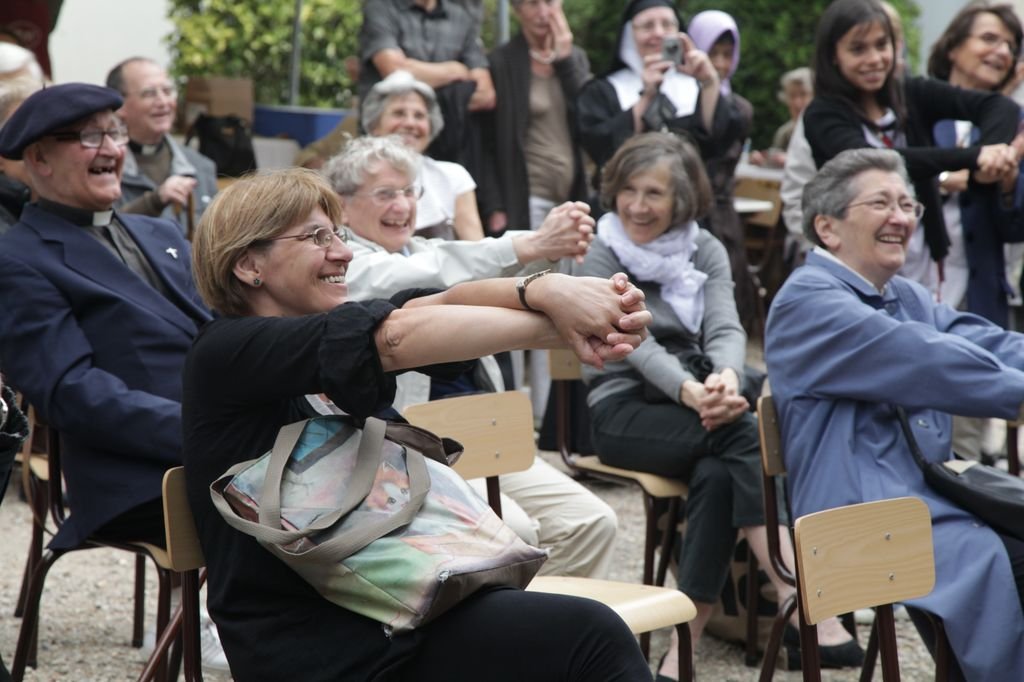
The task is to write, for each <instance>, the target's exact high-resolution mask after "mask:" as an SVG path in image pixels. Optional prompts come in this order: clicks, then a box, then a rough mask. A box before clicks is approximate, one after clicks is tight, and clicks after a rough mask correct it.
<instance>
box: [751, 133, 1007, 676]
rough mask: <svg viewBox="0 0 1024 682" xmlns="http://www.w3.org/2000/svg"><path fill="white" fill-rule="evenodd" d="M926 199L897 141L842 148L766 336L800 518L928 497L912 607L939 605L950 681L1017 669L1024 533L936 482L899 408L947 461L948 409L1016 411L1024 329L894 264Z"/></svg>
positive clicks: (818, 190) (816, 182) (931, 451)
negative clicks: (931, 559) (927, 580)
mask: <svg viewBox="0 0 1024 682" xmlns="http://www.w3.org/2000/svg"><path fill="white" fill-rule="evenodd" d="M922 210H923V207H922V206H921V204H920V203H919V202H918V201H917V200H916V199H915V198H914V196H913V189H912V185H911V183H910V180H909V178H908V175H907V172H906V169H905V167H904V163H903V160H902V159H901V157H900V155H899V154H898V153H896V152H895V151H893V150H883V149H870V148H866V149H854V150H847V151H844V152H841V153H840V154H838V155H837V156H836V157H835V158H834V159H832V160H831V161H829V162H828V163H827V164H825V166H824V167H823V168H822V169H821V170H820V171H819V172H818V175H817V176H816V177H815V178H814V179H813V180H811V182H810V183H808V185H807V187H806V188H805V190H804V198H803V216H804V217H803V220H804V223H803V225H804V233H805V235H806V237H807V239H808V240H810V241H811V242H812V243H813V244H814V245H815V247H814V248H813V249H812V251H811V252H810V253H809V254H808V256H807V261H806V263H805V264H804V265H803V266H802V267H800V268H797V269H796V270H794V271H793V274H792V275H790V277H789V279H788V280H786V283H785V284H784V285H783V287H782V289H781V290H780V291H779V293H778V294H777V295H776V297H775V299H774V301H773V302H772V307H771V311H770V313H769V315H768V325H767V333H766V341H765V360H766V362H767V364H768V378H769V380H770V382H771V387H772V395H773V397H774V400H775V404H776V406H777V407H778V412H779V425H780V427H781V431H782V446H783V447H782V452H783V453H784V454H785V463H786V471H787V480H788V484H789V493H790V501H791V504H792V508H793V514H794V515H795V516H797V517H799V516H803V515H805V514H809V513H812V512H816V511H820V510H822V509H828V508H832V507H837V506H841V505H848V504H857V503H861V502H870V501H874V500H882V499H888V498H894V497H903V496H911V497H917V498H920V499H922V500H924V501H925V503H926V504H927V505H928V508H929V510H930V512H931V516H932V536H933V541H934V547H935V588H934V590H933V591H932V592H931V593H930V594H928V595H927V596H925V597H922V598H920V599H914V600H910V601H908V602H907V605H908V606H909V607H913V609H917V610H921V611H926V612H928V613H931V614H935V615H937V616H939V617H940V618H941V619H942V625H943V627H944V629H945V632H946V635H947V636H948V639H949V643H950V645H951V646H952V649H953V654H954V657H955V659H956V660H955V663H958V664H959V668H960V670H954V671H953V673H954V674H953V676H952V677H951V679H954V680H956V679H967V680H972V681H979V682H980V681H987V680H1021V679H1024V611H1022V605H1021V597H1022V593H1024V542H1021V540H1019V539H1016V538H1013V537H1009V536H1005V535H1003V534H1000V533H998V532H997V531H995V530H993V529H992V528H990V527H989V526H987V525H986V524H985V523H984V522H982V521H981V520H980V519H978V518H977V517H975V516H973V515H972V514H969V513H968V512H966V511H964V510H963V509H961V508H959V507H958V506H956V505H955V504H954V503H952V502H951V501H949V500H948V499H946V498H945V497H943V496H941V495H940V494H938V493H937V492H935V491H934V490H933V489H932V488H931V487H930V486H929V485H928V484H927V483H926V482H925V479H924V476H923V474H922V472H921V469H920V468H919V467H918V465H917V463H916V462H915V460H914V457H913V455H912V454H911V450H910V446H909V443H908V440H907V439H906V438H905V437H904V434H903V431H902V428H901V425H900V421H899V418H898V416H897V414H896V409H895V408H896V406H902V407H903V408H904V409H905V410H906V412H907V415H908V425H909V428H910V429H912V432H913V434H914V438H915V440H916V441H917V442H918V444H919V445H920V448H921V450H922V451H923V453H924V456H925V458H926V459H927V460H929V461H941V460H946V459H950V458H951V457H952V451H951V447H950V445H951V443H950V431H951V428H950V414H960V415H965V416H971V417H997V418H1000V419H1020V417H1021V412H1022V409H1021V408H1022V403H1024V335H1021V334H1017V333H1013V332H1007V331H1005V330H1003V329H1002V328H1000V327H999V326H998V325H995V324H992V323H991V322H989V321H988V320H985V319H984V318H981V317H979V316H977V315H971V314H969V313H962V312H958V311H956V310H954V309H952V308H950V307H949V306H947V305H944V304H941V303H936V302H935V301H934V299H933V298H932V296H931V294H930V293H929V292H928V291H927V290H926V289H924V288H923V287H922V286H920V285H919V284H917V283H916V282H913V281H911V280H909V279H906V278H904V277H900V276H899V275H897V273H898V272H899V270H900V268H901V267H903V263H904V260H905V257H906V251H907V245H908V243H909V241H910V239H911V235H912V234H913V232H914V229H915V228H916V227H917V225H918V222H919V220H920V219H921V216H922ZM924 215H925V216H926V215H927V212H925V213H924ZM1014 585H1016V590H1015V589H1014ZM919 615H920V614H919V612H918V611H915V610H911V617H912V618H914V621H915V624H918V625H919V629H920V631H921V633H922V636H923V637H924V638H925V640H926V643H928V640H929V639H931V638H932V635H933V632H934V631H933V628H932V627H931V625H930V624H925V623H924V621H923V620H922V619H921V618H920V617H919ZM952 667H953V668H956V667H957V666H956V665H954V666H952Z"/></svg>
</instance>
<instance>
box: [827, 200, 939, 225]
mask: <svg viewBox="0 0 1024 682" xmlns="http://www.w3.org/2000/svg"><path fill="white" fill-rule="evenodd" d="M854 206H867V207H868V208H869V209H871V210H872V211H875V212H876V213H885V214H886V215H889V214H890V213H892V212H893V211H895V210H899V211H900V212H901V213H903V215H905V216H906V217H908V218H913V219H914V220H917V219H919V218H920V217H921V216H923V215H924V204H922V203H921V202H920V201H915V200H914V199H911V198H910V197H903V198H902V199H897V200H896V201H890V200H889V199H883V198H882V197H876V198H874V199H865V200H864V201H855V202H853V203H852V204H847V205H846V208H853V207H854Z"/></svg>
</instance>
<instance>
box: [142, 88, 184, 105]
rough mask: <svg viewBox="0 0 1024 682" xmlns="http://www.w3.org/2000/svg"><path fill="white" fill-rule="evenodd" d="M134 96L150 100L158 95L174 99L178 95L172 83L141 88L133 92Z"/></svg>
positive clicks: (145, 100) (144, 100) (146, 100)
mask: <svg viewBox="0 0 1024 682" xmlns="http://www.w3.org/2000/svg"><path fill="white" fill-rule="evenodd" d="M134 94H135V96H136V97H138V98H139V99H141V100H142V101H143V102H151V101H153V100H155V99H156V98H157V97H158V96H159V95H163V96H164V97H168V98H170V99H175V98H177V97H178V88H176V87H175V86H173V85H161V86H159V87H152V88H143V89H142V90H139V91H138V92H136V93H134Z"/></svg>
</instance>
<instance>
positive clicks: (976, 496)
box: [896, 407, 1024, 540]
mask: <svg viewBox="0 0 1024 682" xmlns="http://www.w3.org/2000/svg"><path fill="white" fill-rule="evenodd" d="M896 415H897V416H898V417H899V420H900V428H902V429H903V435H904V436H906V438H907V442H908V443H909V444H910V452H911V454H912V455H913V456H914V460H915V461H916V462H917V465H918V466H919V467H921V471H922V472H924V480H925V482H927V483H928V485H930V486H931V487H932V489H934V490H935V492H937V493H939V494H940V495H942V496H943V497H945V498H947V499H948V500H950V501H952V502H954V503H956V504H957V505H958V506H959V507H961V508H963V509H965V510H967V511H969V512H971V513H972V514H974V515H975V516H977V517H978V518H980V519H981V520H982V521H984V522H985V523H987V524H988V525H990V526H992V527H993V528H994V529H996V530H997V531H999V532H1000V533H1003V534H1004V535H1010V536H1012V537H1015V538H1017V539H1018V540H1024V479H1022V478H1020V477H1019V476H1013V475H1011V474H1008V473H1006V472H1005V471H1003V470H1002V469H997V468H995V467H991V466H986V465H984V464H981V463H980V462H974V461H971V460H964V459H951V460H946V461H945V462H929V461H927V460H925V458H924V455H923V454H922V452H921V448H920V446H918V444H917V439H915V438H914V432H913V431H912V430H911V428H910V422H909V421H908V420H907V413H906V410H904V409H903V408H902V407H896Z"/></svg>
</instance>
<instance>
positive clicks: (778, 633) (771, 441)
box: [748, 395, 797, 682]
mask: <svg viewBox="0 0 1024 682" xmlns="http://www.w3.org/2000/svg"><path fill="white" fill-rule="evenodd" d="M757 431H758V435H759V436H760V440H761V482H762V489H763V491H764V522H765V525H766V527H767V529H768V556H769V558H770V559H771V562H772V568H774V569H775V572H776V573H777V574H778V576H779V577H780V578H781V579H782V580H783V582H785V583H787V584H789V585H792V586H793V587H794V588H796V587H797V581H796V576H794V575H793V572H792V571H791V570H790V569H789V567H788V566H786V564H785V562H784V561H783V560H782V550H781V538H780V537H779V533H778V529H779V500H778V495H777V491H778V487H777V486H778V482H779V481H780V479H781V478H782V477H783V476H785V475H786V465H785V464H784V463H783V461H782V435H781V433H780V431H779V415H778V412H776V410H775V403H774V401H773V400H772V397H771V396H767V395H766V396H761V397H760V398H758V400H757ZM787 513H788V505H787ZM796 606H797V596H796V593H794V594H793V596H791V597H790V598H789V599H787V600H785V601H783V602H781V603H780V604H779V610H778V613H777V614H776V616H775V620H774V622H773V623H772V629H771V634H770V635H769V637H768V643H767V644H766V645H765V651H764V658H763V659H762V660H761V676H760V678H759V679H760V682H770V680H771V679H772V677H774V675H775V662H776V659H777V658H778V655H779V648H780V647H781V646H782V635H783V633H784V632H785V629H786V623H787V622H788V621H789V618H790V616H792V615H793V610H794V609H796ZM748 664H749V658H748Z"/></svg>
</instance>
